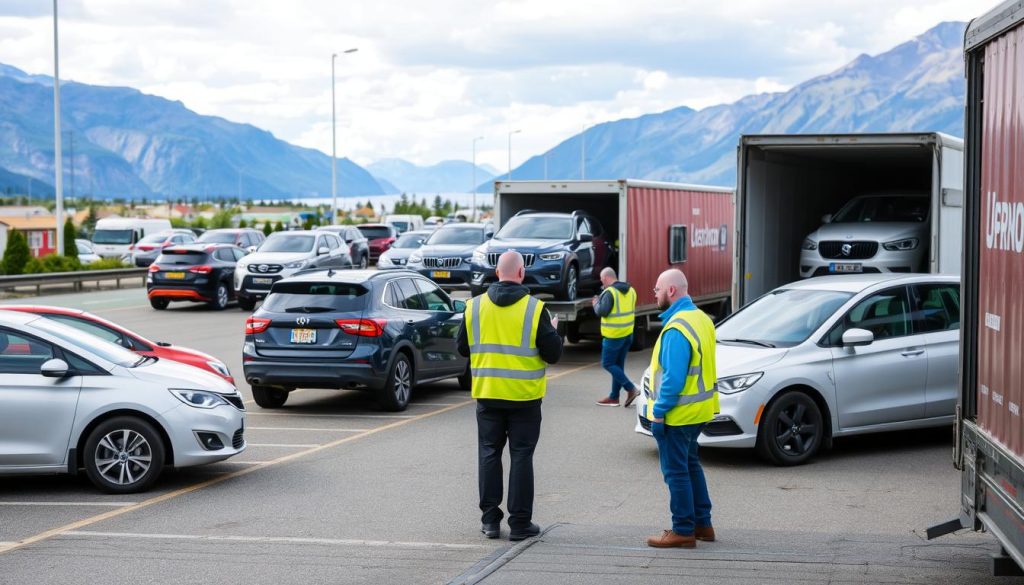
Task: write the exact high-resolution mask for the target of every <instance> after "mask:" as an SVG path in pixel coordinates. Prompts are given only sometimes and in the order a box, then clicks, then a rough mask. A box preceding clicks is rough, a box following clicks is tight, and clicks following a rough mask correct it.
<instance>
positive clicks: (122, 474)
mask: <svg viewBox="0 0 1024 585" xmlns="http://www.w3.org/2000/svg"><path fill="white" fill-rule="evenodd" d="M82 459H83V461H82V462H83V463H84V464H85V472H86V474H87V475H88V476H89V481H91V482H92V483H93V485H95V486H96V487H97V488H99V489H101V490H103V491H105V492H107V493H111V494H133V493H136V492H141V491H145V490H146V489H148V488H149V487H150V486H151V485H153V482H155V481H156V480H157V478H159V477H160V472H161V471H163V468H164V442H163V439H161V438H160V433H158V432H157V431H156V429H154V428H153V425H151V424H149V423H148V422H146V421H144V420H142V419H140V418H136V417H134V416H119V417H116V418H112V419H110V420H108V421H105V422H103V423H100V425H99V426H97V427H96V428H95V429H93V430H92V432H91V433H89V437H88V438H87V439H86V440H85V452H84V453H83V454H82Z"/></svg>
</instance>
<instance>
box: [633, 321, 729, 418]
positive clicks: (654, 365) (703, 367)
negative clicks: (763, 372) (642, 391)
mask: <svg viewBox="0 0 1024 585" xmlns="http://www.w3.org/2000/svg"><path fill="white" fill-rule="evenodd" d="M671 330H675V331H678V332H680V333H682V334H683V337H685V338H686V340H687V341H689V342H690V364H689V366H690V369H689V371H688V373H687V376H686V382H685V383H684V384H683V392H682V394H680V395H679V402H678V403H677V404H676V406H675V407H673V408H672V410H669V411H668V413H666V414H665V424H666V425H670V426H683V425H696V424H701V423H706V422H708V421H710V420H711V419H713V418H715V414H717V413H718V412H719V407H718V391H717V389H716V387H715V383H716V382H717V381H718V375H717V372H716V370H715V325H714V323H712V322H711V318H710V317H708V316H707V315H706V314H705V313H704V311H701V310H695V311H679V312H678V313H676V314H675V315H673V316H672V318H671V319H669V321H668V323H665V326H664V327H663V328H662V330H661V335H659V336H658V341H657V343H655V344H654V354H653V355H651V388H653V389H654V391H655V392H660V391H661V373H662V370H663V368H662V367H661V339H662V337H663V336H664V335H665V332H666V331H671ZM644 414H645V416H646V417H647V419H648V420H654V401H653V400H649V401H647V404H646V406H645V412H644Z"/></svg>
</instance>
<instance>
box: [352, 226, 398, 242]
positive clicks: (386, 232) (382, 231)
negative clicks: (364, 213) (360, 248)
mask: <svg viewBox="0 0 1024 585" xmlns="http://www.w3.org/2000/svg"><path fill="white" fill-rule="evenodd" d="M359 231H361V232H363V235H364V236H366V239H368V240H376V239H380V238H390V237H391V228H386V227H364V226H360V227H359Z"/></svg>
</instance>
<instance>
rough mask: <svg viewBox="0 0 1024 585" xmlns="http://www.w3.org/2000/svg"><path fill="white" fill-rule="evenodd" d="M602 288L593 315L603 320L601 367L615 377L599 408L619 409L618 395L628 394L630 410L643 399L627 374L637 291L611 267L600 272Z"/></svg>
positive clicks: (627, 401)
mask: <svg viewBox="0 0 1024 585" xmlns="http://www.w3.org/2000/svg"><path fill="white" fill-rule="evenodd" d="M601 286H603V287H604V291H602V292H601V294H600V296H596V297H594V313H596V314H597V316H598V317H600V318H601V367H602V368H604V369H605V370H607V371H608V373H609V374H611V375H612V391H611V394H609V395H608V396H605V397H604V398H602V399H601V400H598V401H597V404H598V405H600V406H618V405H619V393H620V392H621V391H622V390H625V391H626V402H625V404H623V406H625V407H627V408H628V407H629V406H630V405H631V404H633V401H634V400H636V397H637V396H639V395H640V391H639V390H637V389H636V385H635V384H633V382H632V381H631V380H630V379H629V376H627V375H626V370H625V366H626V355H627V354H629V347H630V346H631V345H633V325H634V323H636V315H635V314H634V311H635V310H636V291H635V290H633V287H631V286H629V283H627V282H620V281H619V280H618V278H617V276H616V274H615V270H614V269H613V268H611V267H610V266H609V267H606V268H604V269H603V270H602V271H601Z"/></svg>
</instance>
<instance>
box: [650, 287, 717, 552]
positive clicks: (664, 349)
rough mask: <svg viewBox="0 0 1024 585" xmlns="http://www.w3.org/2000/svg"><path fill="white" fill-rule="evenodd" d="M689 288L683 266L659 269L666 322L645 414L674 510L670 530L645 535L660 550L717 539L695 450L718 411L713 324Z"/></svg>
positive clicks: (656, 290) (655, 356) (653, 359)
mask: <svg viewBox="0 0 1024 585" xmlns="http://www.w3.org/2000/svg"><path fill="white" fill-rule="evenodd" d="M687 289H688V284H687V282H686V276H685V275H684V274H683V273H682V271H680V270H666V271H665V272H663V273H661V276H659V277H658V283H657V285H656V286H655V288H654V294H655V296H656V298H657V301H658V308H659V309H662V310H663V312H662V314H661V322H662V323H663V324H664V326H663V328H662V331H661V335H660V336H658V341H657V343H655V344H654V352H653V353H652V354H651V388H652V389H654V390H655V391H656V392H657V394H658V398H657V400H656V401H655V402H654V403H653V404H651V403H648V405H647V409H648V411H647V412H646V413H645V414H646V416H647V417H648V418H649V419H650V420H651V421H653V422H652V424H651V432H652V434H654V438H655V439H657V441H658V453H659V455H660V458H661V472H662V475H664V477H665V483H666V484H667V485H668V490H669V501H670V503H669V507H670V509H671V510H672V529H671V530H665V531H663V532H662V533H661V534H659V535H656V536H652V537H650V538H648V539H647V544H648V545H649V546H653V547H658V548H670V547H679V548H693V547H695V546H696V545H697V541H698V540H704V541H713V540H715V529H714V528H712V526H711V497H710V496H709V495H708V485H707V481H706V480H705V479H704V469H703V468H702V467H701V465H700V456H699V454H698V452H697V438H698V437H700V433H701V431H702V430H703V429H704V425H705V424H706V423H708V422H710V421H711V419H713V418H714V417H715V414H717V413H718V392H717V390H716V388H715V383H716V381H717V380H718V377H717V373H716V371H715V325H714V323H712V321H711V318H710V317H708V316H707V315H706V314H704V312H703V311H701V310H700V309H698V308H697V307H696V306H695V305H694V304H693V301H692V300H691V299H690V296H689V294H688V293H687Z"/></svg>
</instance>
